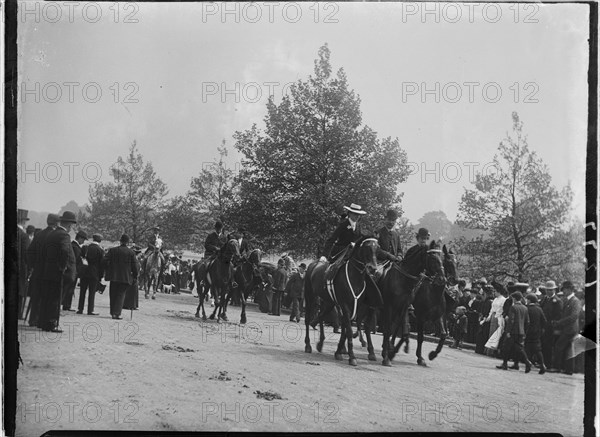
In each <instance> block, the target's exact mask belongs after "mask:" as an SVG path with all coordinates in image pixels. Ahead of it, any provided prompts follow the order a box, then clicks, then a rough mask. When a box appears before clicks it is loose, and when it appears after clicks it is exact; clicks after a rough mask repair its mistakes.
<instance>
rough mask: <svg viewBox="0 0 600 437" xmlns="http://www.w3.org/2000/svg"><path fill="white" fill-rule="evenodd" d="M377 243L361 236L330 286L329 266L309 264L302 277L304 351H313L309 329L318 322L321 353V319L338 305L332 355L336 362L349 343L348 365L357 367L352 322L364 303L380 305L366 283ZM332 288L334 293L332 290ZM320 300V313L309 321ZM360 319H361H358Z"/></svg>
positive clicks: (322, 330) (370, 286)
mask: <svg viewBox="0 0 600 437" xmlns="http://www.w3.org/2000/svg"><path fill="white" fill-rule="evenodd" d="M378 247H379V244H378V243H377V239H376V238H372V237H361V238H360V239H359V240H358V241H357V242H356V243H355V244H354V246H353V247H352V249H351V251H350V254H349V257H348V259H347V260H346V261H344V262H343V263H342V264H341V266H340V268H339V270H338V271H337V273H336V275H335V277H333V278H332V279H331V280H330V283H331V284H332V287H328V286H327V284H326V282H327V281H326V270H327V267H328V265H329V264H328V263H325V262H322V261H320V260H319V261H315V262H312V263H311V264H310V265H309V266H308V269H307V271H306V274H305V276H304V299H305V302H306V307H305V311H306V317H305V325H306V336H305V339H304V343H305V347H304V351H305V352H307V353H310V352H312V347H311V345H310V336H309V330H310V327H311V325H312V326H313V327H314V326H315V325H316V324H317V323H319V327H320V338H319V342H318V343H317V350H318V351H319V352H321V351H322V348H323V342H324V340H325V332H324V327H323V317H324V316H325V315H326V314H327V313H329V312H330V311H332V310H333V308H334V307H335V306H336V305H337V306H338V307H341V313H342V317H341V319H342V333H341V335H340V341H339V343H338V347H337V350H336V352H335V354H334V356H335V359H336V360H341V359H342V353H343V349H344V342H345V341H346V340H347V341H348V349H347V350H348V356H349V358H348V362H349V364H350V365H351V366H356V365H357V361H356V357H355V356H354V351H353V347H352V320H354V319H355V318H356V316H357V312H360V313H362V309H363V308H364V307H363V308H360V307H361V304H363V303H364V302H365V301H366V300H368V301H369V303H371V305H372V306H377V305H379V304H380V303H381V296H379V290H377V288H376V286H375V284H374V283H372V281H371V284H368V283H367V282H368V281H369V279H367V278H366V277H365V276H366V275H367V274H368V273H367V271H368V270H369V271H371V272H373V271H375V267H376V265H377V258H376V256H377V248H378ZM331 289H333V290H331ZM317 297H320V298H321V302H322V305H321V310H320V312H319V314H318V316H317V317H316V319H314V320H313V321H312V322H310V317H309V315H311V314H312V311H313V308H314V307H315V303H316V302H315V299H316V298H317ZM359 320H360V318H359Z"/></svg>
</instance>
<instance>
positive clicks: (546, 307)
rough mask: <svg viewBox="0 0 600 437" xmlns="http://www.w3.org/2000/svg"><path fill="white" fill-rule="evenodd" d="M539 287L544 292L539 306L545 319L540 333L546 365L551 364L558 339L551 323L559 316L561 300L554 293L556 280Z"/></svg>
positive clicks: (561, 308) (561, 307)
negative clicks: (543, 328)
mask: <svg viewBox="0 0 600 437" xmlns="http://www.w3.org/2000/svg"><path fill="white" fill-rule="evenodd" d="M539 288H540V289H542V290H544V292H545V293H546V294H545V296H544V297H543V298H542V300H541V301H540V307H541V308H542V311H544V316H545V317H546V321H547V328H546V330H545V331H544V333H543V335H542V354H543V355H544V362H545V363H546V364H547V365H548V366H552V354H553V351H554V345H555V344H556V340H558V335H557V334H555V332H554V329H552V328H551V324H552V322H556V321H557V320H559V319H560V318H561V316H562V310H563V302H562V300H561V299H560V298H559V297H558V296H557V295H556V291H557V289H558V287H557V286H556V282H554V281H546V282H545V284H544V285H542V286H540V287H539Z"/></svg>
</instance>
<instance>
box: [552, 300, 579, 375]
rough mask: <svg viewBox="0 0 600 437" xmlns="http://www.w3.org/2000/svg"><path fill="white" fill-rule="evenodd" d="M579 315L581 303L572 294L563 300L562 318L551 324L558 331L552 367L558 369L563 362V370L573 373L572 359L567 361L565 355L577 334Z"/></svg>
mask: <svg viewBox="0 0 600 437" xmlns="http://www.w3.org/2000/svg"><path fill="white" fill-rule="evenodd" d="M580 313H581V301H580V300H579V299H577V298H576V297H575V296H574V295H573V294H571V298H570V299H567V300H565V302H564V306H563V311H562V317H561V318H560V320H558V321H556V322H554V323H553V328H554V329H556V330H558V331H560V334H559V336H558V340H556V345H555V346H554V361H553V365H552V367H553V368H555V369H560V368H561V367H562V364H563V362H564V370H565V372H567V373H573V359H572V358H570V359H568V358H567V357H566V356H565V354H566V353H567V352H569V351H570V349H571V348H572V346H573V339H574V338H575V336H576V335H577V334H579V315H580Z"/></svg>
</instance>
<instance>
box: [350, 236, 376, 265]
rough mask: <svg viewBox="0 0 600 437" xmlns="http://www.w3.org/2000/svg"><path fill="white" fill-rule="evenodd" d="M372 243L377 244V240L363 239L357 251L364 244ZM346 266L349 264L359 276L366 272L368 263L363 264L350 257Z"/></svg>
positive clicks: (355, 249)
mask: <svg viewBox="0 0 600 437" xmlns="http://www.w3.org/2000/svg"><path fill="white" fill-rule="evenodd" d="M372 241H374V242H375V243H376V244H379V242H378V241H377V238H365V239H364V240H363V241H362V242H361V243H360V245H359V246H358V249H360V248H361V247H362V246H363V245H364V244H365V243H367V242H372ZM358 249H357V248H354V250H353V252H354V251H357V250H358ZM348 264H351V265H352V267H354V268H355V269H356V270H358V272H359V273H360V274H363V273H365V271H366V270H367V265H368V264H369V262H368V261H366V262H363V261H360V260H358V259H356V258H354V257H353V256H351V257H350V259H349V260H348Z"/></svg>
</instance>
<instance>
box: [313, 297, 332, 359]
mask: <svg viewBox="0 0 600 437" xmlns="http://www.w3.org/2000/svg"><path fill="white" fill-rule="evenodd" d="M334 307H335V303H333V302H327V303H326V304H324V305H321V310H320V311H319V315H318V316H317V319H316V320H317V321H318V323H319V327H320V330H321V334H320V336H319V342H318V343H317V350H318V351H319V352H321V351H322V350H323V342H324V341H325V327H324V326H323V317H324V316H325V315H326V314H327V313H329V312H330V311H331V310H332V309H333V308H334ZM314 322H315V321H314V320H313V321H312V322H311V326H312V327H313V328H314V325H313V324H314Z"/></svg>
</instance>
